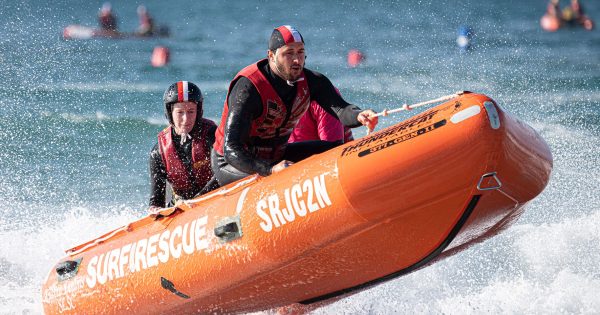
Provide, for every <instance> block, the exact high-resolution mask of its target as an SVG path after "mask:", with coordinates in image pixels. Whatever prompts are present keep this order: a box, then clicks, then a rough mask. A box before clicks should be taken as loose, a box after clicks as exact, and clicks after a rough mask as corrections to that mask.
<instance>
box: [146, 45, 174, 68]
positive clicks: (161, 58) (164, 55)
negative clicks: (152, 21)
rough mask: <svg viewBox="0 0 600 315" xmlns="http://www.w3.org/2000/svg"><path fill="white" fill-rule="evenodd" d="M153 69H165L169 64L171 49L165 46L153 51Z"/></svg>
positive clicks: (155, 48) (157, 47)
mask: <svg viewBox="0 0 600 315" xmlns="http://www.w3.org/2000/svg"><path fill="white" fill-rule="evenodd" d="M150 62H151V63H152V66H153V67H157V68H158V67H164V66H165V65H167V63H169V48H167V47H165V46H156V47H154V50H153V51H152V59H151V60H150Z"/></svg>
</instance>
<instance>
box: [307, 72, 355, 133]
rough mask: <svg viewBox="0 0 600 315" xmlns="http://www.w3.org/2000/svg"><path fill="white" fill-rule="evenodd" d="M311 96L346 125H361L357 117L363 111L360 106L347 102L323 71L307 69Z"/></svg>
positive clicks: (351, 126) (352, 126)
mask: <svg viewBox="0 0 600 315" xmlns="http://www.w3.org/2000/svg"><path fill="white" fill-rule="evenodd" d="M305 74H306V78H307V80H308V84H309V86H308V88H309V89H310V94H311V98H312V99H314V100H315V101H317V103H319V105H321V107H323V109H325V110H326V111H327V112H328V113H330V114H331V115H333V116H334V117H338V118H339V120H340V121H341V122H342V124H343V125H344V126H346V127H350V128H354V127H358V126H360V125H361V124H360V122H358V120H357V117H358V114H359V113H360V112H361V111H362V110H361V109H360V108H359V107H358V106H356V105H352V104H350V103H348V102H346V101H345V100H344V99H343V98H342V97H341V96H340V94H339V93H338V92H337V91H336V90H335V87H334V86H333V84H332V83H331V81H329V79H328V78H327V77H326V76H324V75H323V74H321V73H318V72H315V71H312V70H308V69H305Z"/></svg>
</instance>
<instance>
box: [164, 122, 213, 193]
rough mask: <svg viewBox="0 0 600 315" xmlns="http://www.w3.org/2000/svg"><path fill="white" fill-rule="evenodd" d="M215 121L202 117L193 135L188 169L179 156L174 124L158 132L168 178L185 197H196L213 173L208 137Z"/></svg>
mask: <svg viewBox="0 0 600 315" xmlns="http://www.w3.org/2000/svg"><path fill="white" fill-rule="evenodd" d="M215 126H216V125H215V123H214V122H212V121H210V120H208V119H204V118H201V121H200V123H199V126H198V127H200V128H199V129H200V130H199V132H195V133H194V134H193V135H192V169H191V170H188V168H186V166H185V164H184V163H183V161H182V160H181V158H180V157H179V155H178V153H177V149H176V148H175V144H174V143H173V134H172V131H171V129H172V128H173V127H172V126H169V127H167V128H165V129H164V130H163V131H161V132H160V133H159V134H158V150H159V152H160V155H161V157H162V161H163V163H164V164H165V169H166V171H167V180H168V181H169V183H171V186H173V191H174V193H175V194H177V195H178V196H180V197H183V198H184V199H190V198H192V197H194V195H195V194H196V193H198V192H199V191H200V190H201V189H202V188H203V187H204V186H205V185H206V183H208V181H209V180H210V178H211V177H212V175H213V172H212V169H211V168H210V145H209V144H207V142H206V138H207V135H208V131H209V130H213V128H214V127H215Z"/></svg>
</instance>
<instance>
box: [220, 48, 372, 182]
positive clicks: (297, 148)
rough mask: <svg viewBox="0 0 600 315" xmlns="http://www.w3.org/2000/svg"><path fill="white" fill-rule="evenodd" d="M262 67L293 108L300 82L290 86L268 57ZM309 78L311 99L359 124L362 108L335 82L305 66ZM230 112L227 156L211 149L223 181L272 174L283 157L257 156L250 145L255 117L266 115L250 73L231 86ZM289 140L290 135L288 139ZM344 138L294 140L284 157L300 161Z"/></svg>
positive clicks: (344, 119)
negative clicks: (251, 175) (339, 88)
mask: <svg viewBox="0 0 600 315" xmlns="http://www.w3.org/2000/svg"><path fill="white" fill-rule="evenodd" d="M258 68H259V70H260V71H261V72H262V73H263V74H264V75H265V77H266V78H267V79H268V80H269V83H271V86H273V88H274V89H275V91H276V92H277V94H278V95H279V97H281V99H282V100H283V102H284V103H285V105H286V106H287V108H288V112H289V109H290V108H291V104H292V102H293V101H294V98H295V97H296V92H297V91H296V84H294V86H290V85H288V84H287V82H286V81H285V80H283V79H282V78H280V77H279V76H277V75H276V74H274V73H273V71H272V70H271V68H270V67H269V63H268V62H267V61H266V60H265V61H263V62H262V63H259V64H258ZM304 75H305V80H306V81H307V83H308V87H309V90H310V100H311V101H313V100H315V101H317V102H318V103H319V105H321V107H323V108H324V109H325V110H326V111H327V112H328V113H330V114H331V115H333V116H334V117H338V118H339V119H340V121H341V122H342V124H344V125H345V126H347V127H358V126H360V125H361V124H360V123H359V122H358V120H357V119H356V118H357V116H358V114H359V113H360V112H361V111H362V110H361V109H360V108H358V107H357V106H355V105H352V104H349V103H348V102H346V101H345V100H344V99H342V97H341V96H340V95H339V94H338V93H337V91H336V90H335V88H334V87H333V84H332V83H331V81H329V79H328V78H327V77H325V76H324V75H322V74H321V73H318V72H315V71H312V70H308V69H306V68H305V69H304ZM228 107H229V114H228V117H227V123H226V127H225V129H226V130H227V132H225V141H224V145H223V153H224V156H221V155H220V154H219V153H217V152H216V151H215V150H214V149H213V150H212V152H211V165H212V169H213V172H214V173H215V176H216V178H217V180H218V181H219V184H221V185H225V184H228V183H230V182H233V181H236V180H239V179H241V178H244V177H246V176H248V175H250V174H255V173H258V174H260V175H262V176H267V175H270V174H271V167H272V166H273V165H275V164H277V163H278V162H280V161H274V162H273V161H267V160H262V159H257V158H255V157H254V156H253V155H252V154H251V153H250V152H249V151H248V150H247V149H246V144H247V143H249V138H250V128H251V125H252V121H253V120H255V119H257V118H258V117H260V116H261V115H262V110H263V104H262V99H261V97H260V94H259V93H258V90H257V89H256V87H255V86H254V84H252V82H250V80H249V79H248V78H246V77H240V78H239V79H238V80H237V82H235V85H234V86H233V87H232V88H231V92H230V94H229V98H228ZM284 140H285V141H286V142H287V140H288V139H284ZM339 144H341V142H327V141H319V140H316V141H304V142H296V143H290V144H289V145H288V146H287V148H286V151H285V155H284V157H283V159H284V160H288V161H292V162H297V161H300V160H302V159H304V158H307V157H309V156H311V155H313V154H316V153H321V152H324V151H327V150H329V149H331V148H333V147H335V146H337V145H339Z"/></svg>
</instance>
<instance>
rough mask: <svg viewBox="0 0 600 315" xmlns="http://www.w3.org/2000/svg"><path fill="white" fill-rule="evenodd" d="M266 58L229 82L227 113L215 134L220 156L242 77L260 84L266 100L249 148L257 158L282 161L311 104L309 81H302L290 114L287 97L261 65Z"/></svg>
mask: <svg viewBox="0 0 600 315" xmlns="http://www.w3.org/2000/svg"><path fill="white" fill-rule="evenodd" d="M264 60H265V59H263V60H261V61H259V62H257V63H254V64H251V65H249V66H247V67H246V68H244V69H242V70H241V71H240V72H239V73H238V74H237V75H236V76H235V78H234V79H233V81H231V84H230V85H229V90H228V91H227V98H226V99H225V108H224V110H223V116H221V123H220V124H219V128H218V129H217V132H216V134H215V137H216V138H215V145H214V148H215V151H217V153H219V154H220V155H223V145H224V141H225V140H224V139H225V123H226V121H227V115H228V114H229V108H228V106H227V102H228V100H229V93H231V89H232V88H233V86H234V84H235V82H237V80H238V79H239V78H240V77H246V78H248V79H249V80H250V82H252V84H253V85H254V87H256V90H258V93H259V94H260V98H261V99H262V105H263V111H262V115H261V116H260V117H258V118H256V119H255V120H254V121H252V125H251V127H250V143H249V144H248V147H247V149H248V151H250V152H251V153H252V154H253V155H254V156H255V157H257V158H260V159H264V160H272V161H279V160H281V159H282V157H283V154H284V153H285V148H286V147H287V141H288V139H289V137H290V135H291V134H292V130H293V129H294V127H295V126H296V124H298V120H300V117H302V115H304V113H305V112H306V110H307V109H308V107H309V105H310V91H309V90H308V83H307V82H306V80H301V81H298V82H297V86H296V88H297V91H296V97H295V98H294V101H293V104H292V106H291V109H290V112H289V113H288V107H287V106H286V105H285V104H284V103H283V100H281V97H279V95H278V94H277V92H276V91H275V89H274V88H273V86H271V83H269V80H268V79H267V78H266V77H265V75H264V74H263V73H262V72H261V71H260V70H259V68H258V64H259V63H262V62H263V61H264ZM303 77H304V74H303Z"/></svg>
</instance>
